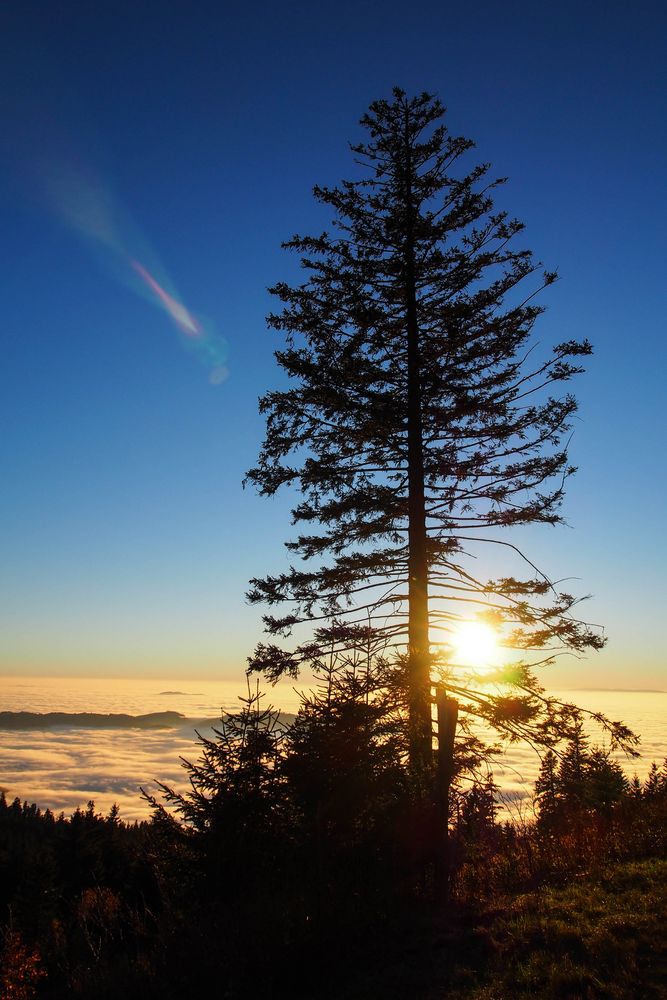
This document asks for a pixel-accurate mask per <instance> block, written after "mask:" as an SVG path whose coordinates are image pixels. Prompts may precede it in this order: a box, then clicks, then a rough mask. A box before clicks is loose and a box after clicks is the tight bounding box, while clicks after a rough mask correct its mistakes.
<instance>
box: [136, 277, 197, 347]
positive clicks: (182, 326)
mask: <svg viewBox="0 0 667 1000" xmlns="http://www.w3.org/2000/svg"><path fill="white" fill-rule="evenodd" d="M130 264H131V266H132V267H133V268H134V270H135V271H136V273H137V274H138V275H139V277H140V278H141V279H142V281H145V282H146V284H147V285H148V287H149V288H150V289H151V291H153V292H155V295H156V296H157V299H158V301H159V302H161V303H162V305H163V306H164V308H165V309H166V310H167V312H168V313H169V315H170V316H171V318H172V319H173V321H174V323H175V324H176V326H177V327H178V328H179V330H182V331H183V333H185V334H187V336H188V337H197V336H199V334H200V333H201V332H202V330H201V327H200V325H199V323H198V322H197V320H196V319H194V317H193V316H191V315H190V313H189V312H188V310H187V309H186V308H185V306H184V305H182V304H181V303H180V302H177V301H176V299H175V298H173V297H172V296H171V295H170V294H169V292H165V290H164V288H162V286H161V285H160V284H158V282H157V281H156V280H155V278H154V277H153V275H152V274H150V273H149V272H148V271H147V270H146V268H145V267H143V266H142V265H141V264H140V263H139V261H138V260H132V259H131V260H130Z"/></svg>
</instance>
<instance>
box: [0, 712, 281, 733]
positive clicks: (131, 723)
mask: <svg viewBox="0 0 667 1000" xmlns="http://www.w3.org/2000/svg"><path fill="white" fill-rule="evenodd" d="M227 714H228V713H225V715H227ZM294 718H295V716H294V714H293V713H291V712H281V713H280V721H281V722H282V723H283V724H285V725H286V724H289V723H290V722H293V721H294ZM222 721H224V716H223V719H221V718H220V716H219V715H218V716H216V717H215V718H212V717H211V718H189V717H188V716H186V715H183V713H182V712H148V713H146V714H145V715H127V714H125V713H115V712H111V713H103V712H0V730H26V729H58V728H66V729H177V728H181V729H182V728H183V727H188V728H192V729H204V728H207V727H208V728H213V727H214V726H219V725H220V724H221V722H222Z"/></svg>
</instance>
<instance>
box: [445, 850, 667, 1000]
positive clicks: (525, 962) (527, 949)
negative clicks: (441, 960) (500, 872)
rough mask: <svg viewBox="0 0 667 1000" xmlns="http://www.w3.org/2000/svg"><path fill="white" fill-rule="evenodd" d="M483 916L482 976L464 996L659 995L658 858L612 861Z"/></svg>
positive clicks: (644, 998) (646, 998)
mask: <svg viewBox="0 0 667 1000" xmlns="http://www.w3.org/2000/svg"><path fill="white" fill-rule="evenodd" d="M488 918H489V922H488V925H487V927H486V928H485V930H486V933H487V934H488V936H489V938H490V942H491V944H492V951H491V954H490V956H489V961H488V962H487V964H486V968H485V969H484V979H485V984H484V985H482V986H479V987H478V988H472V989H468V990H466V991H465V992H460V993H459V994H458V995H459V996H461V997H462V998H463V997H465V998H466V1000H473V998H474V1000H506V998H507V1000H510V998H513V997H540V998H544V1000H548V998H562V1000H565V998H567V1000H579V998H586V1000H588V998H593V997H609V998H614V1000H615V998H619V1000H620V998H631V997H632V998H635V997H636V998H637V1000H651V998H656V1000H659V998H662V1000H664V998H667V934H666V933H665V921H666V920H667V862H665V861H644V862H635V863H627V864H619V865H616V866H614V867H610V868H608V869H606V870H605V871H603V872H602V873H601V874H600V875H598V876H597V877H596V878H590V877H588V878H579V879H576V880H574V881H573V882H572V883H570V884H568V885H566V886H562V887H559V888H549V889H544V890H543V891H542V892H540V893H533V894H530V895H525V896H520V897H518V898H517V899H514V900H512V901H511V902H509V903H508V904H507V906H506V908H503V909H501V910H499V911H498V912H496V913H495V914H489V915H488ZM437 995H438V993H437V992H436V993H434V994H433V996H437ZM440 995H441V996H442V995H445V996H446V995H447V994H446V992H444V993H443V992H440ZM454 995H456V994H454Z"/></svg>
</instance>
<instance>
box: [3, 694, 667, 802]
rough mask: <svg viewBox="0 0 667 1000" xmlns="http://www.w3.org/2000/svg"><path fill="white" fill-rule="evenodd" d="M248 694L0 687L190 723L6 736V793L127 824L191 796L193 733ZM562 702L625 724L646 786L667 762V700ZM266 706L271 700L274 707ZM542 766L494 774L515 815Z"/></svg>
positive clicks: (23, 704) (18, 705)
mask: <svg viewBox="0 0 667 1000" xmlns="http://www.w3.org/2000/svg"><path fill="white" fill-rule="evenodd" d="M239 692H241V693H242V692H243V687H242V684H240V685H239V684H234V685H230V683H229V682H222V683H220V684H216V683H215V682H196V683H195V684H194V686H193V684H190V686H189V689H188V687H187V685H184V684H183V682H180V683H175V682H174V681H173V680H172V681H168V682H160V681H157V682H156V681H150V682H148V681H127V680H123V681H122V682H119V681H108V682H101V681H99V680H96V681H94V682H93V681H91V682H86V681H85V680H83V679H81V680H76V679H69V680H67V681H62V682H56V681H55V680H54V679H53V678H49V679H45V678H40V679H39V681H38V682H37V683H35V684H33V683H32V682H29V681H26V680H22V681H21V682H19V681H17V679H15V678H14V679H8V678H6V679H2V680H0V712H1V711H14V712H16V711H33V712H35V711H37V712H49V711H51V712H55V711H59V712H62V711H70V712H82V711H93V712H102V713H105V712H128V713H130V714H132V715H139V714H142V713H145V712H155V711H166V710H168V711H177V712H181V713H182V714H183V716H184V718H182V719H181V720H180V721H179V722H178V723H177V724H176V725H175V726H173V727H171V728H164V729H145V728H136V727H134V726H131V725H129V726H128V727H127V728H121V729H119V728H113V729H110V728H105V727H104V726H95V727H94V728H82V727H81V726H74V725H73V726H58V727H57V728H51V729H29V730H28V729H26V730H16V729H12V730H2V729H0V761H1V763H0V788H2V789H4V790H5V793H6V794H7V796H8V797H9V798H13V797H14V796H18V797H20V798H21V799H24V800H28V801H30V802H36V803H37V804H38V805H39V806H41V807H42V808H46V807H48V808H50V809H52V810H53V811H55V812H57V813H58V812H60V811H61V810H62V811H64V812H65V813H66V814H69V813H71V812H72V811H73V810H74V809H76V808H77V806H84V807H85V805H86V803H87V802H88V801H89V800H91V799H92V800H93V801H94V802H95V805H96V808H97V809H98V810H99V811H101V812H108V810H109V809H110V808H111V806H112V805H113V804H114V803H117V804H118V806H119V807H120V811H121V817H122V818H123V819H125V820H135V819H143V818H146V817H147V816H148V815H149V812H150V810H149V806H148V803H147V802H146V801H145V800H143V799H142V798H141V788H142V787H143V788H144V789H145V790H146V791H147V792H149V793H156V791H157V787H156V784H155V781H156V780H159V781H161V782H163V783H165V784H167V785H171V786H172V787H175V788H176V789H179V790H182V791H184V790H186V789H187V787H188V775H187V772H186V771H185V769H184V768H183V765H182V761H181V758H185V759H186V760H191V761H193V760H197V759H198V757H199V748H198V746H197V734H196V732H195V729H197V730H198V731H199V732H201V733H202V735H204V736H208V737H210V736H212V735H213V730H212V728H211V727H212V726H213V725H214V724H215V720H216V719H219V717H220V714H221V712H222V711H230V710H232V711H233V710H235V709H236V708H238V706H239V701H238V697H237V695H238V693H239ZM559 694H560V696H561V697H563V698H564V699H567V700H570V701H575V702H576V703H578V704H580V705H581V706H582V707H584V708H588V709H595V710H598V711H602V712H604V713H605V714H607V715H608V716H610V717H611V718H613V719H621V720H623V721H624V722H626V723H627V724H628V725H629V726H631V728H633V729H634V730H635V731H636V732H638V733H639V734H640V735H641V736H642V743H641V745H640V749H641V752H642V756H641V758H639V759H638V760H632V761H629V762H626V764H625V766H626V770H627V771H628V773H629V774H633V773H637V774H639V775H640V777H644V776H645V775H646V774H647V772H648V769H649V767H650V765H651V762H652V761H653V760H655V761H657V762H658V763H660V762H662V761H663V760H664V759H665V757H666V756H667V713H666V712H665V709H667V694H662V693H655V692H637V691H633V692H617V691H600V692H592V691H585V692H584V691H570V692H560V693H559ZM271 695H272V697H271V699H270V700H272V701H273V702H274V703H275V704H277V705H278V707H280V708H283V709H284V710H286V711H294V709H295V707H296V704H297V701H298V696H297V695H296V693H295V692H293V691H291V689H288V690H283V691H282V692H278V697H276V696H275V695H276V693H275V692H271ZM267 700H269V699H268V698H267ZM539 763H540V762H539V758H538V757H537V755H536V754H535V752H534V751H533V750H532V749H531V748H530V747H527V746H525V745H514V746H511V747H510V748H509V749H508V752H507V754H506V755H505V757H504V758H503V759H502V761H500V762H499V763H498V765H497V766H496V767H495V768H494V776H495V780H496V782H497V783H498V784H499V785H500V787H501V790H502V797H503V799H504V800H505V802H506V803H507V806H508V808H509V810H510V811H512V810H514V811H515V812H518V811H521V812H523V814H524V815H525V814H527V815H528V816H529V815H530V811H531V800H532V786H533V783H534V781H535V778H536V776H537V772H538V770H539Z"/></svg>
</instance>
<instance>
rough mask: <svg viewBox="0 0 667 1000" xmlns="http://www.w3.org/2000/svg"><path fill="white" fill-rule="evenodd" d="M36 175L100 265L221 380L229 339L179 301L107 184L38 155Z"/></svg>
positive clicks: (54, 208)
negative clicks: (155, 311)
mask: <svg viewBox="0 0 667 1000" xmlns="http://www.w3.org/2000/svg"><path fill="white" fill-rule="evenodd" d="M37 177H38V182H39V185H40V187H41V189H42V194H43V196H44V198H45V200H46V202H47V204H48V206H49V208H50V209H51V211H52V212H54V214H55V215H57V216H58V218H59V219H60V220H61V221H62V222H63V223H64V224H65V225H67V226H68V228H70V229H72V230H73V231H74V232H76V233H77V235H79V236H80V237H82V238H84V239H85V240H86V242H88V243H89V244H91V245H92V246H94V247H96V248H97V250H98V256H99V257H100V258H101V263H102V265H103V266H104V267H105V268H106V269H107V270H110V271H111V272H112V273H113V275H114V277H116V278H117V279H118V280H120V281H121V282H122V283H123V284H126V285H127V284H129V285H130V287H132V289H133V290H134V291H135V292H136V293H138V294H140V295H142V297H147V298H148V299H149V301H151V302H152V303H153V304H154V305H157V306H159V307H160V308H161V309H163V310H164V311H165V312H166V313H167V315H168V316H169V317H170V319H171V320H172V322H173V323H174V325H175V326H176V327H177V329H178V330H180V332H181V333H182V334H184V335H185V340H184V341H182V344H183V345H184V346H185V347H187V349H188V351H189V352H190V353H193V354H194V355H195V356H196V357H197V359H198V360H199V361H200V363H201V364H203V365H205V366H206V368H207V369H208V370H209V382H210V383H211V385H220V384H221V383H222V382H224V381H225V379H226V378H227V376H228V374H229V372H228V369H227V366H226V361H227V342H226V341H225V339H224V338H223V337H220V336H219V335H218V334H217V333H216V332H215V331H214V330H213V328H212V327H211V325H210V324H209V323H206V324H205V325H204V323H203V322H202V321H201V320H200V319H199V318H197V317H195V316H194V315H193V314H192V313H191V312H190V311H189V309H187V308H186V307H185V305H183V303H182V302H181V301H180V298H179V296H178V295H177V293H176V292H175V291H174V287H173V283H172V282H171V281H169V279H168V277H167V275H166V273H165V270H164V267H162V266H161V264H160V261H159V259H158V256H157V254H156V253H155V251H154V250H153V248H152V247H151V246H150V244H149V243H148V241H147V240H146V239H145V237H143V235H142V234H141V233H140V231H139V229H138V227H137V226H136V225H135V224H134V222H133V221H132V220H131V219H130V217H129V214H128V213H127V212H126V211H125V209H124V208H123V207H122V206H121V204H120V202H119V201H118V199H117V198H116V197H115V196H114V195H113V193H112V191H111V189H110V187H109V185H106V184H104V183H103V181H102V180H101V179H100V178H99V177H97V176H96V175H95V174H94V172H93V171H91V170H90V169H88V168H87V167H82V166H80V165H77V166H73V165H71V164H69V163H65V162H62V161H59V162H55V161H54V162H51V163H49V162H47V161H42V163H40V166H39V170H38V171H37ZM156 275H158V277H156ZM137 279H139V280H138V281H137ZM167 289H169V290H167Z"/></svg>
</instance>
